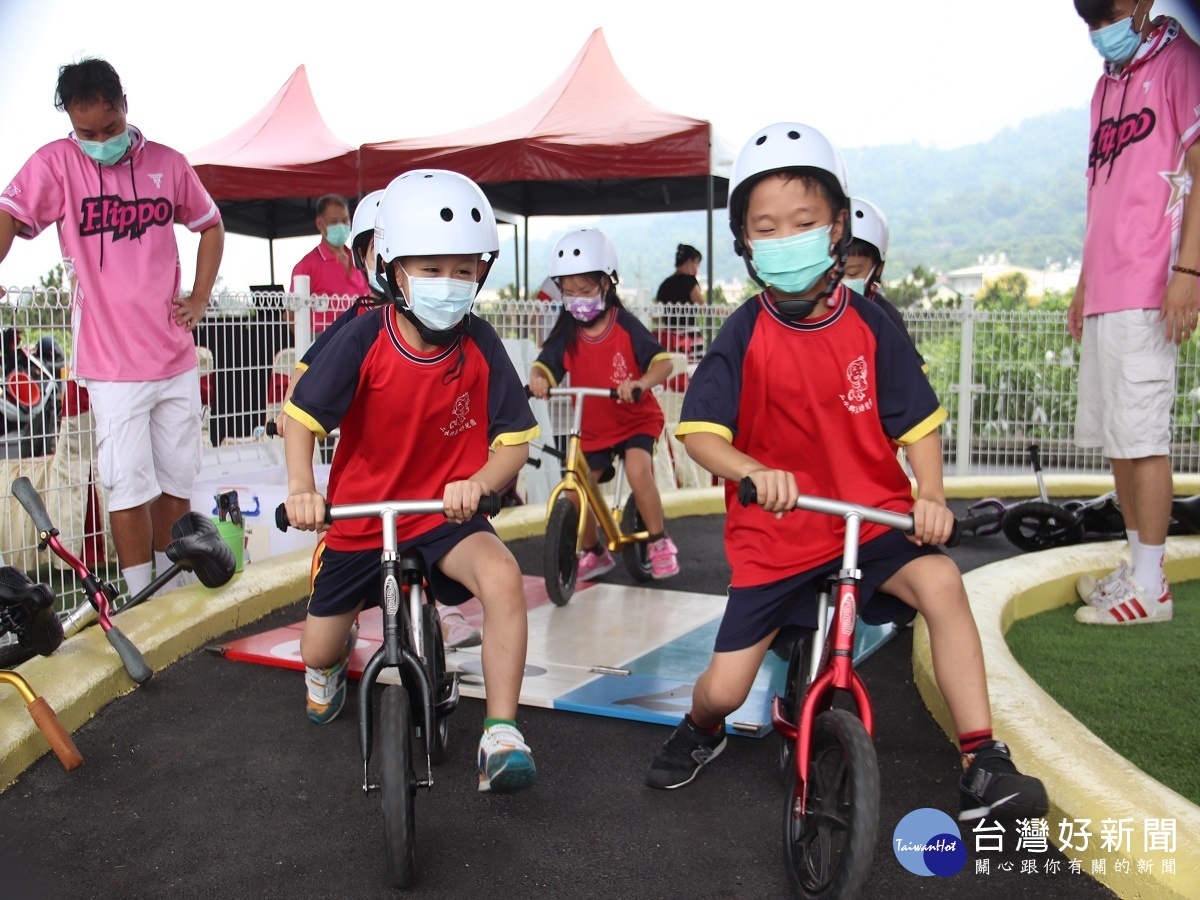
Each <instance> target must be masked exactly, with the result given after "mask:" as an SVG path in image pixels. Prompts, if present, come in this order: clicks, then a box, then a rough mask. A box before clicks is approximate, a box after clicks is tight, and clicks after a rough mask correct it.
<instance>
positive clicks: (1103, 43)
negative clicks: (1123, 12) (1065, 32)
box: [1088, 3, 1146, 66]
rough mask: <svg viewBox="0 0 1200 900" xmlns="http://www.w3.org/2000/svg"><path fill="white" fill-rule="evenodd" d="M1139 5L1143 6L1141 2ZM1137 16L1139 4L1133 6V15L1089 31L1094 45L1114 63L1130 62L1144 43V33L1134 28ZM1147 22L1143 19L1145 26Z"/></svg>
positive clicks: (1118, 64)
mask: <svg viewBox="0 0 1200 900" xmlns="http://www.w3.org/2000/svg"><path fill="white" fill-rule="evenodd" d="M1138 6H1141V3H1139V4H1138ZM1135 16H1137V6H1135V7H1134V8H1133V15H1132V16H1130V17H1129V18H1128V19H1125V20H1123V21H1120V22H1113V23H1112V24H1111V25H1106V26H1105V27H1103V28H1099V29H1097V30H1096V31H1090V32H1088V34H1089V36H1090V37H1091V39H1092V46H1093V47H1095V48H1096V49H1097V50H1098V51H1100V55H1101V56H1103V57H1104V58H1105V59H1106V60H1108V61H1109V62H1110V63H1112V64H1113V65H1117V66H1120V65H1124V64H1125V63H1127V62H1129V60H1131V59H1133V55H1134V54H1135V53H1137V50H1138V47H1140V46H1141V45H1142V35H1141V33H1140V32H1138V31H1136V30H1134V26H1133V20H1134V17H1135ZM1145 24H1146V23H1145V20H1143V21H1142V25H1143V27H1144V26H1145Z"/></svg>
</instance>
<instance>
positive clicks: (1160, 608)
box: [1075, 576, 1175, 625]
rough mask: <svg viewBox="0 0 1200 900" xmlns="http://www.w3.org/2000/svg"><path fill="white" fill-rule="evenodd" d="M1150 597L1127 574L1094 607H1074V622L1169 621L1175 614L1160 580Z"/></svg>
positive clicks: (1100, 623)
mask: <svg viewBox="0 0 1200 900" xmlns="http://www.w3.org/2000/svg"><path fill="white" fill-rule="evenodd" d="M1161 591H1162V593H1161V594H1160V595H1159V597H1158V599H1157V600H1156V599H1154V598H1153V595H1152V594H1151V592H1150V591H1147V590H1146V589H1145V588H1143V587H1142V586H1141V585H1140V584H1138V583H1137V582H1136V581H1134V580H1133V579H1132V578H1130V577H1129V576H1125V577H1123V578H1121V579H1120V580H1118V581H1116V582H1115V583H1114V584H1113V585H1112V588H1111V589H1110V590H1109V591H1108V593H1106V594H1104V595H1103V597H1102V598H1101V602H1100V603H1099V604H1098V605H1096V606H1081V607H1079V608H1078V609H1077V610H1075V621H1076V622H1081V623H1082V624H1084V625H1148V624H1152V623H1154V622H1170V621H1171V619H1172V618H1173V617H1174V616H1175V604H1174V603H1173V602H1172V600H1171V589H1170V588H1169V587H1168V586H1167V585H1166V583H1165V582H1164V583H1163V584H1162V585H1161Z"/></svg>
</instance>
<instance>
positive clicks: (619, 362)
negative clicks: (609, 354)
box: [612, 352, 629, 387]
mask: <svg viewBox="0 0 1200 900" xmlns="http://www.w3.org/2000/svg"><path fill="white" fill-rule="evenodd" d="M612 366H613V374H612V383H613V386H614V387H616V386H617V385H619V384H620V383H621V382H623V381H628V380H629V364H628V363H627V362H625V354H624V353H619V352H618V353H616V354H614V355H613V361H612Z"/></svg>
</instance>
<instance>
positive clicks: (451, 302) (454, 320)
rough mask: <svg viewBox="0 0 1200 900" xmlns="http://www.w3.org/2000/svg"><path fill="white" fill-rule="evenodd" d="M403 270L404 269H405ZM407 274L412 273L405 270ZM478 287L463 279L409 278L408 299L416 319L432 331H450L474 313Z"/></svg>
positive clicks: (409, 306) (410, 276)
mask: <svg viewBox="0 0 1200 900" xmlns="http://www.w3.org/2000/svg"><path fill="white" fill-rule="evenodd" d="M402 271H403V270H402ZM404 274H405V275H408V272H407V271H405V273H404ZM476 287H477V286H476V284H475V282H474V281H463V280H462V279H459V278H420V277H414V276H412V275H408V291H406V296H405V299H406V300H407V301H408V308H409V309H411V310H412V313H413V315H414V316H416V317H417V318H418V319H420V320H421V321H422V322H423V323H424V324H425V327H426V328H428V329H430V330H431V331H449V330H450V329H452V328H453V327H454V326H456V325H457V324H458V323H459V322H461V321H462V320H463V317H464V316H465V315H466V314H467V313H469V312H470V311H471V303H472V302H474V300H475V291H476Z"/></svg>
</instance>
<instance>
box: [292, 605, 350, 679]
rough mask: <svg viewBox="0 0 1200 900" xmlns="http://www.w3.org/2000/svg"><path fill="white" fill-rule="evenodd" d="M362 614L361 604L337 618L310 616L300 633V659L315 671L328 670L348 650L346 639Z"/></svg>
mask: <svg viewBox="0 0 1200 900" xmlns="http://www.w3.org/2000/svg"><path fill="white" fill-rule="evenodd" d="M360 612H362V604H361V603H360V604H358V606H357V607H356V608H355V609H353V610H351V611H350V612H345V613H339V614H338V615H336V616H314V615H311V614H310V615H309V616H308V618H306V619H305V620H304V630H303V631H301V632H300V657H301V658H302V659H303V660H304V664H305V665H306V666H308V667H310V668H313V669H328V668H329V667H330V666H332V665H333V664H334V663H336V662H337V661H338V660H339V659H340V658H341V655H342V651H344V650H345V649H346V638H347V637H348V636H349V635H350V628H351V626H353V625H354V620H355V619H356V618H358V614H359V613H360Z"/></svg>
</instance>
